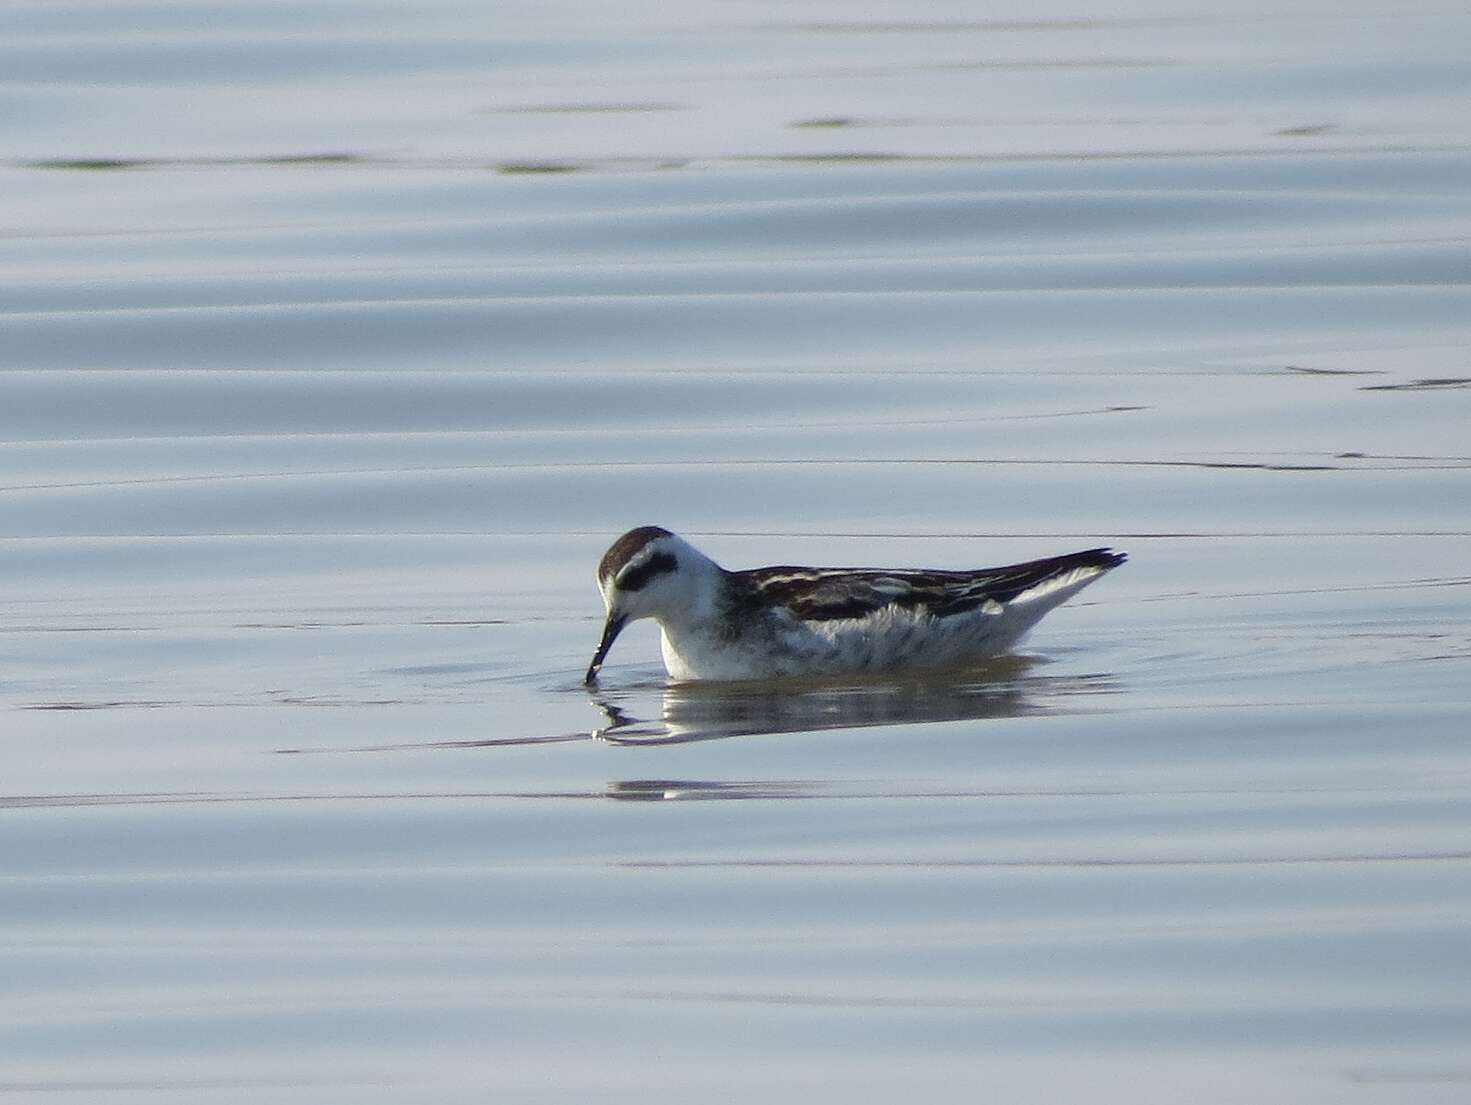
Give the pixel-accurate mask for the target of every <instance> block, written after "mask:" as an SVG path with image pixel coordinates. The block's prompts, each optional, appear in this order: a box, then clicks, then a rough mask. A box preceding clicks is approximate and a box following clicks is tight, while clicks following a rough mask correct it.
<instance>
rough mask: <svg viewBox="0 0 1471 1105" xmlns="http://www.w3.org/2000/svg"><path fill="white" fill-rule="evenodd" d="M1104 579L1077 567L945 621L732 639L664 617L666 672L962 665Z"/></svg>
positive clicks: (751, 673) (790, 672)
mask: <svg viewBox="0 0 1471 1105" xmlns="http://www.w3.org/2000/svg"><path fill="white" fill-rule="evenodd" d="M1102 574H1103V570H1102V569H1100V568H1079V569H1077V570H1075V571H1073V572H1070V573H1069V574H1067V575H1065V576H1059V577H1058V578H1056V579H1053V580H1049V581H1048V582H1047V583H1045V584H1042V585H1041V586H1038V587H1034V588H1033V589H1032V590H1030V591H1024V592H1022V593H1021V594H1020V595H1018V596H1017V597H1016V598H1014V599H1012V600H1011V601H1010V602H1008V603H1006V604H1005V605H1000V604H997V603H994V602H992V603H987V604H986V605H985V606H984V607H981V608H977V609H975V610H971V611H967V612H965V613H963V614H955V615H952V616H950V617H946V618H936V617H931V616H930V615H928V614H923V613H921V614H919V615H917V616H916V615H915V614H913V613H911V612H908V611H905V610H901V609H898V608H895V607H890V608H888V609H886V610H882V611H879V612H878V613H876V614H871V615H869V616H868V617H865V618H844V619H838V620H834V621H824V622H803V621H798V620H796V619H794V618H788V619H785V620H777V621H774V622H771V623H768V624H766V625H764V626H762V625H753V626H752V627H750V629H749V630H748V631H745V632H740V633H736V634H731V633H729V632H727V631H728V630H729V628H730V627H728V626H718V625H713V624H711V623H709V622H699V623H695V624H689V625H683V624H673V623H671V622H670V621H669V620H667V619H661V620H660V629H661V631H662V634H661V636H662V643H663V652H664V667H665V669H666V670H667V671H668V672H669V674H670V676H672V677H673V678H675V679H691V680H692V679H716V680H737V679H770V678H775V677H782V676H802V675H850V674H852V675H858V674H864V673H883V672H908V671H938V670H944V669H947V668H962V667H966V666H969V665H973V664H975V663H978V662H979V661H981V660H984V659H986V658H987V657H989V656H995V655H996V654H998V653H1001V652H1005V651H1006V650H1007V649H1009V648H1012V647H1013V646H1015V645H1016V644H1018V643H1019V642H1020V641H1021V640H1022V638H1023V637H1025V636H1026V634H1027V633H1028V632H1029V631H1030V630H1031V628H1032V627H1033V626H1034V625H1036V624H1037V622H1038V621H1040V620H1041V618H1042V616H1043V615H1045V614H1046V613H1047V612H1048V611H1049V610H1051V609H1053V608H1054V607H1056V606H1058V605H1059V604H1061V603H1063V602H1066V601H1067V600H1068V599H1069V598H1071V597H1072V596H1073V595H1075V594H1077V593H1078V592H1079V591H1080V590H1082V589H1083V588H1084V587H1086V586H1087V585H1088V584H1089V583H1091V582H1092V581H1093V580H1095V579H1097V578H1098V577H1099V576H1100V575H1102Z"/></svg>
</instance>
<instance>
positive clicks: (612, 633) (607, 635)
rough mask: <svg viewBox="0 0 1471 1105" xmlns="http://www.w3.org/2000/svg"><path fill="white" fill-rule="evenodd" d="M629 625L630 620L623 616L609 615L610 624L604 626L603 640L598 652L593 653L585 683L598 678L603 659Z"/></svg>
mask: <svg viewBox="0 0 1471 1105" xmlns="http://www.w3.org/2000/svg"><path fill="white" fill-rule="evenodd" d="M627 624H628V619H627V618H626V617H624V616H623V615H622V614H609V615H608V622H607V624H606V625H604V626H603V639H602V640H601V641H599V642H598V650H597V652H595V653H593V657H592V663H591V664H589V665H588V666H587V675H586V676H585V677H584V678H583V680H582V681H583V682H584V683H591V682H593V681H594V680H595V679H597V677H598V669H599V668H600V667H602V666H603V659H604V658H605V657H606V656H607V655H608V650H609V649H610V648H612V647H613V642H614V641H616V640H617V639H618V634H620V633H622V632H623V627H624V626H625V625H627Z"/></svg>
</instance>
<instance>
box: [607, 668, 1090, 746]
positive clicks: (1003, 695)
mask: <svg viewBox="0 0 1471 1105" xmlns="http://www.w3.org/2000/svg"><path fill="white" fill-rule="evenodd" d="M1036 663H1037V661H1036V660H1035V659H1033V658H1030V657H1019V656H1008V657H1004V658H1001V659H998V660H996V661H994V662H992V663H991V664H988V665H987V666H985V667H984V668H979V669H975V670H972V671H968V672H965V673H964V674H963V675H950V676H949V677H948V678H944V679H928V680H924V681H920V680H905V681H892V680H886V681H878V680H870V681H867V682H855V681H849V682H841V683H839V682H833V681H826V682H817V681H801V682H798V681H794V680H786V681H782V682H780V683H672V684H669V685H668V686H666V687H665V688H664V691H663V703H662V706H663V709H662V713H661V716H660V718H659V720H657V721H653V720H649V719H647V718H640V717H637V716H635V715H634V714H633V713H632V712H631V711H630V710H629V709H628V708H627V707H625V706H623V705H622V704H621V703H620V701H619V700H618V699H617V698H614V697H613V696H610V695H604V694H598V695H594V696H593V702H594V704H595V705H596V706H597V707H598V708H599V709H601V710H602V711H603V713H604V714H605V715H606V716H607V718H608V724H607V725H605V726H603V727H601V728H599V729H596V730H594V731H593V736H594V737H595V738H597V739H599V740H604V741H607V742H609V743H610V744H622V745H651V744H683V743H687V742H690V741H704V740H719V739H722V738H724V737H739V736H753V735H758V734H765V733H795V732H810V731H812V730H819V729H854V728H864V727H869V726H878V725H901V724H916V723H926V722H939V721H969V720H976V719H984V718H1007V717H1018V716H1021V715H1023V714H1027V713H1035V712H1039V711H1040V710H1041V707H1040V706H1038V705H1037V703H1036V697H1035V695H1034V694H1032V693H1030V690H1031V688H1029V681H1028V680H1027V679H1026V678H1025V676H1026V673H1027V671H1028V670H1029V669H1030V668H1031V667H1033V666H1034V665H1035V664H1036ZM1094 689H1095V690H1096V689H1099V688H1097V687H1095V688H1094ZM620 697H621V696H620Z"/></svg>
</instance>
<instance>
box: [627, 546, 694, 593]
mask: <svg viewBox="0 0 1471 1105" xmlns="http://www.w3.org/2000/svg"><path fill="white" fill-rule="evenodd" d="M678 567H679V561H677V560H675V559H674V554H673V553H667V552H661V553H655V554H654V555H653V556H651V557H649V558H648V559H647V560H645V561H644V562H643V563H642V564H640V565H639V566H638V567H637V568H631V569H629V570H628V571H626V572H624V573H623V574H622V575H621V576H619V577H618V579H617V580H616V582H617V584H618V590H620V591H642V590H643V589H644V588H645V587H647V586H648V585H649V580H651V579H653V578H654V577H655V576H657V575H663V574H664V573H665V572H672V571H674V570H675V569H676V568H678Z"/></svg>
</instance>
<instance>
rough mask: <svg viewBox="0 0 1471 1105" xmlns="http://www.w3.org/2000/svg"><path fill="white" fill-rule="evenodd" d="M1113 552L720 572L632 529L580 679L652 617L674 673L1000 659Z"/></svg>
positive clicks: (679, 542)
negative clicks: (976, 562) (1005, 561)
mask: <svg viewBox="0 0 1471 1105" xmlns="http://www.w3.org/2000/svg"><path fill="white" fill-rule="evenodd" d="M1124 560H1125V554H1123V553H1116V552H1113V551H1112V550H1110V549H1088V550H1087V551H1085V552H1075V553H1068V554H1067V555H1066V556H1053V557H1048V558H1047V559H1045V560H1029V561H1027V562H1026V563H1025V564H1010V565H1007V566H1006V567H1004V568H981V569H979V570H977V571H970V572H941V571H887V570H884V569H881V568H792V567H774V568H752V569H749V570H747V571H743V572H728V571H726V570H725V569H724V568H722V567H721V566H720V565H719V564H717V563H715V561H713V560H711V559H710V558H709V557H708V556H706V555H705V554H704V553H702V552H700V550H699V549H697V548H695V547H694V546H693V545H691V544H689V542H687V541H685V540H683V539H682V538H680V537H678V536H676V535H675V534H673V533H670V532H669V531H668V530H666V529H660V528H659V527H658V526H640V527H639V528H638V529H635V530H629V532H627V533H625V534H624V535H623V536H622V537H620V538H618V540H617V541H615V542H613V547H612V548H610V549H609V550H608V551H607V553H606V554H605V555H604V556H603V559H602V563H600V564H599V565H598V587H599V588H600V589H601V590H602V593H603V605H604V606H605V607H607V611H608V621H607V624H606V626H605V627H604V628H603V639H602V640H601V641H600V642H599V643H598V650H597V652H596V653H595V654H594V655H593V658H592V663H591V664H590V665H589V666H588V669H587V682H589V683H591V682H592V681H593V680H594V679H596V678H597V674H598V669H599V668H600V667H602V666H603V660H604V658H605V657H606V656H607V655H608V650H609V649H610V648H612V647H613V641H614V640H615V639H616V638H617V636H618V634H619V633H620V632H622V630H623V627H624V626H626V625H627V624H628V623H629V622H631V621H636V620H637V619H639V618H653V619H654V620H655V621H657V622H658V623H659V628H660V630H662V635H663V651H664V667H665V669H666V670H667V671H668V672H669V674H670V675H671V676H672V677H673V678H675V679H770V678H774V677H780V676H800V675H817V676H822V675H850V674H858V673H862V672H894V671H917V670H936V669H944V668H958V667H964V666H966V665H967V664H973V663H975V662H977V661H979V660H981V659H984V658H985V657H987V656H994V655H996V654H997V653H999V652H1004V651H1005V650H1006V649H1008V648H1010V647H1011V646H1012V645H1014V644H1016V643H1017V642H1018V641H1020V640H1021V638H1022V637H1023V636H1024V635H1025V634H1026V632H1027V631H1028V630H1029V629H1031V628H1032V626H1034V625H1036V624H1037V622H1038V621H1039V620H1040V619H1041V617H1042V615H1043V614H1046V613H1047V611H1049V610H1051V609H1052V608H1053V607H1054V606H1057V605H1058V604H1060V603H1062V602H1065V601H1066V600H1067V599H1069V598H1071V597H1072V596H1073V595H1075V594H1077V593H1078V592H1079V591H1080V590H1082V589H1083V588H1084V587H1086V586H1087V585H1088V584H1090V583H1092V582H1093V581H1094V580H1095V579H1097V578H1098V577H1099V576H1101V575H1103V574H1104V573H1105V572H1107V571H1108V570H1109V569H1111V568H1117V567H1118V566H1119V565H1120V564H1122V563H1123V562H1124Z"/></svg>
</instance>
